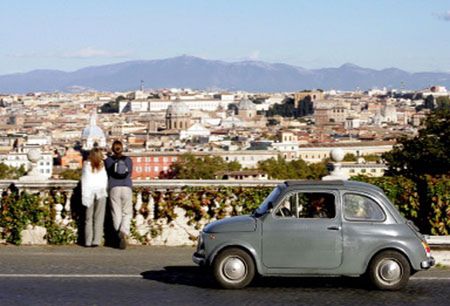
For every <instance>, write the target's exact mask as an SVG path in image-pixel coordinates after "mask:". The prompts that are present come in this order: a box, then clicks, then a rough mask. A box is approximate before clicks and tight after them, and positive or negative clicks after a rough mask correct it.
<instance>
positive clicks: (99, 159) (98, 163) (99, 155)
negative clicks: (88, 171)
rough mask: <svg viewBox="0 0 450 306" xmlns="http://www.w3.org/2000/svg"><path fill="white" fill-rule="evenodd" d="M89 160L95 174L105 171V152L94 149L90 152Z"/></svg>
mask: <svg viewBox="0 0 450 306" xmlns="http://www.w3.org/2000/svg"><path fill="white" fill-rule="evenodd" d="M88 160H89V161H90V162H91V167H92V170H93V172H97V171H100V170H101V169H103V167H104V164H103V152H102V150H100V149H99V148H93V149H92V150H91V151H90V152H89V157H88Z"/></svg>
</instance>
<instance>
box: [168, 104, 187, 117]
mask: <svg viewBox="0 0 450 306" xmlns="http://www.w3.org/2000/svg"><path fill="white" fill-rule="evenodd" d="M190 114H191V111H190V110H189V107H188V106H187V105H186V103H184V102H182V101H179V100H177V101H175V102H172V103H171V104H170V105H169V106H168V107H167V111H166V116H169V117H184V116H189V115H190Z"/></svg>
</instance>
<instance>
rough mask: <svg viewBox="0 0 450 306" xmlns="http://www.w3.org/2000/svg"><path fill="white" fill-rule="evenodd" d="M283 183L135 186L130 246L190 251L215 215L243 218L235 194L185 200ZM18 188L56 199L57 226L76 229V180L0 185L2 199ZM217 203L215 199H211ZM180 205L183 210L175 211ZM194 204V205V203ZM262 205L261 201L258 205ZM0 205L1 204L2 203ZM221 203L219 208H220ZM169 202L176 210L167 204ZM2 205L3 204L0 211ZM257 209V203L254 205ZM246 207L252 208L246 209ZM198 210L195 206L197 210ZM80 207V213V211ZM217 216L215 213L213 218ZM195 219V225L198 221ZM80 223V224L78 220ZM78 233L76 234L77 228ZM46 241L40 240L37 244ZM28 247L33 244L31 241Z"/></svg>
mask: <svg viewBox="0 0 450 306" xmlns="http://www.w3.org/2000/svg"><path fill="white" fill-rule="evenodd" d="M280 182H281V181H276V180H264V181H257V180H255V181H239V180H235V181H233V180H152V181H148V180H146V181H142V180H137V181H134V182H133V191H134V192H133V195H134V196H133V207H134V219H133V222H132V238H133V239H132V242H134V243H143V244H153V245H189V244H193V243H194V242H195V239H196V236H197V234H198V230H199V229H200V228H201V227H202V226H204V225H205V224H206V223H208V222H210V221H211V220H215V219H216V214H218V215H220V217H225V216H229V215H233V214H239V213H242V212H243V211H244V212H245V209H246V208H245V207H243V204H242V203H241V204H239V203H237V204H236V203H232V202H239V200H240V199H239V198H238V197H237V196H236V195H234V194H229V195H228V198H226V197H225V196H216V197H215V198H221V199H220V200H217V199H214V200H213V201H215V202H214V203H213V202H212V200H211V201H210V200H209V199H204V198H205V195H203V194H201V195H199V196H198V198H196V199H194V200H195V201H196V200H199V199H200V200H205V201H206V202H205V203H206V204H205V205H200V206H199V207H192V208H191V207H190V205H189V204H187V205H186V203H185V204H184V205H183V204H182V203H181V202H183V199H185V200H186V198H187V197H189V195H187V194H183V192H184V193H186V192H189V190H186V188H188V189H189V188H191V189H190V190H191V191H194V190H199V189H205V190H206V189H208V190H211V189H221V188H222V189H225V190H226V189H227V188H228V189H230V188H231V189H233V188H235V189H248V188H260V189H261V188H263V189H271V188H273V187H274V186H276V185H277V184H279V183H280ZM12 184H13V185H14V187H15V188H17V189H18V190H19V192H22V191H25V192H27V193H31V194H39V195H40V196H41V198H42V199H44V198H48V197H49V196H51V197H53V199H55V201H56V202H55V203H53V208H54V211H55V214H54V215H55V217H54V218H55V220H54V221H55V222H56V223H57V224H59V225H61V226H73V224H74V222H72V221H74V219H76V218H78V215H79V214H78V213H77V211H80V209H83V208H82V207H81V201H80V192H81V188H80V183H79V182H78V181H73V180H48V181H41V182H29V181H27V182H24V181H19V180H17V181H11V180H10V181H5V180H0V193H4V192H6V191H8V190H9V189H10V187H11V186H12ZM264 187H267V188H264ZM213 198H214V196H213ZM177 200H180V201H179V202H180V205H178V204H176V205H172V204H173V203H174V202H176V201H177ZM191 200H192V199H191ZM259 200H260V199H259ZM0 201H1V198H0ZM218 201H219V202H220V203H219V202H218ZM168 202H171V203H172V204H169V203H168ZM1 204H2V203H1V202H0V205H1ZM254 204H255V205H258V204H259V203H254ZM246 205H248V204H246ZM194 206H195V205H194ZM80 207H81V208H80ZM212 210H214V212H212ZM194 219H195V220H194ZM75 221H79V220H75ZM74 230H75V231H76V230H77V229H76V228H74ZM38 241H42V239H40V240H38ZM25 243H33V241H27V242H25Z"/></svg>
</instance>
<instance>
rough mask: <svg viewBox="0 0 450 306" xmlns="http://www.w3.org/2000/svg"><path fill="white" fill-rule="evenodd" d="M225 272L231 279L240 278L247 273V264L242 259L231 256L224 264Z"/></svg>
mask: <svg viewBox="0 0 450 306" xmlns="http://www.w3.org/2000/svg"><path fill="white" fill-rule="evenodd" d="M222 271H223V274H224V275H225V276H226V277H227V278H228V279H230V280H234V281H236V280H240V279H242V278H243V277H244V276H245V274H246V266H245V263H244V262H243V261H242V259H240V258H238V257H229V258H227V259H226V260H225V262H224V264H223V269H222Z"/></svg>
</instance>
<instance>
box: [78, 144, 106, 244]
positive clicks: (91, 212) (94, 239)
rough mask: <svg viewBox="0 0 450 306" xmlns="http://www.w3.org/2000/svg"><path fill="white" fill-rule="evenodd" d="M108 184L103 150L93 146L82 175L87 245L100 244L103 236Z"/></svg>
mask: <svg viewBox="0 0 450 306" xmlns="http://www.w3.org/2000/svg"><path fill="white" fill-rule="evenodd" d="M107 186H108V176H107V174H106V170H105V166H104V162H103V152H102V151H101V150H100V149H99V148H93V149H92V150H91V151H90V152H89V157H88V159H87V160H86V161H85V162H84V164H83V171H82V175H81V194H82V203H83V205H84V206H86V207H87V209H86V221H85V232H84V238H85V246H93V247H96V246H98V245H100V241H101V239H102V237H103V223H104V220H105V207H106V197H107V195H108V194H107V191H106V188H107Z"/></svg>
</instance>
